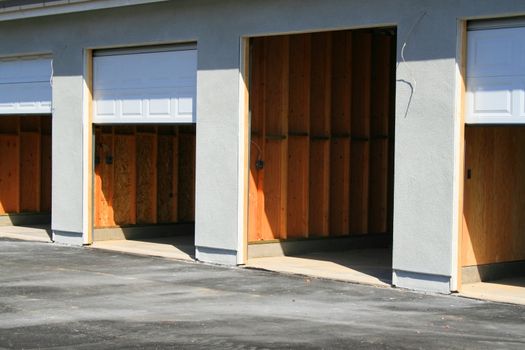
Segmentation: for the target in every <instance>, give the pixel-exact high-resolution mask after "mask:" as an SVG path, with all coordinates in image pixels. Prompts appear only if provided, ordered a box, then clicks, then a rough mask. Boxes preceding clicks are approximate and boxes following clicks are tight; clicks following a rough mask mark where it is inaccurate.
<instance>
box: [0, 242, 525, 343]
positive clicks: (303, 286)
mask: <svg viewBox="0 0 525 350" xmlns="http://www.w3.org/2000/svg"><path fill="white" fill-rule="evenodd" d="M0 349H239V350H240V349H525V306H519V305H509V304H501V303H493V302H484V301H477V300H472V299H466V298H460V297H457V296H444V295H433V294H421V293H415V292H410V291H406V290H401V289H395V288H389V287H388V288H382V287H373V286H364V285H357V284H352V283H345V282H337V281H330V280H322V279H314V278H305V277H300V276H291V275H283V274H278V273H272V272H265V271H259V270H251V269H244V268H228V267H219V266H213V265H206V264H202V263H198V262H183V261H176V260H170V259H165V258H153V257H143V256H136V255H131V254H123V253H117V252H109V251H101V250H96V249H91V248H75V247H65V246H60V245H56V244H50V243H42V242H27V241H16V240H9V239H0Z"/></svg>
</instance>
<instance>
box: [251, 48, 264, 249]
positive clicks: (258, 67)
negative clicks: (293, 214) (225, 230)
mask: <svg viewBox="0 0 525 350" xmlns="http://www.w3.org/2000/svg"><path fill="white" fill-rule="evenodd" d="M264 43H265V40H264V38H253V39H251V58H250V59H251V62H250V69H251V75H250V111H251V120H250V125H251V142H250V176H249V198H248V242H255V241H260V240H262V222H263V219H264V220H265V219H266V214H265V212H264V181H263V180H264V169H257V168H256V165H255V164H256V162H257V161H258V160H263V159H264V142H263V141H264V138H263V134H264V129H265V128H264V115H265V103H264V102H265V95H264V94H265V89H264V86H265V82H264V77H265V68H266V65H265V56H264V53H265V50H264Z"/></svg>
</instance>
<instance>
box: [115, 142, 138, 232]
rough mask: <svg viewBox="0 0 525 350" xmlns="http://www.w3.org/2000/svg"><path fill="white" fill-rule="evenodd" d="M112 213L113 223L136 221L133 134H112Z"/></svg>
mask: <svg viewBox="0 0 525 350" xmlns="http://www.w3.org/2000/svg"><path fill="white" fill-rule="evenodd" d="M113 162H114V164H113V165H112V167H113V168H114V173H113V176H114V177H113V186H112V187H113V214H114V220H115V224H116V225H119V226H125V225H133V224H135V223H136V222H137V216H136V213H137V200H136V198H137V197H136V196H137V164H136V138H135V135H133V134H131V135H124V134H115V135H114V154H113Z"/></svg>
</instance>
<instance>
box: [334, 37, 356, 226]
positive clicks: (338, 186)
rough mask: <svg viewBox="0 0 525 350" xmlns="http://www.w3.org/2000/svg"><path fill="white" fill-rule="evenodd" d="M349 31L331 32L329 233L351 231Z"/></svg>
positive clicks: (350, 41)
mask: <svg viewBox="0 0 525 350" xmlns="http://www.w3.org/2000/svg"><path fill="white" fill-rule="evenodd" d="M351 82H352V33H351V32H348V31H341V32H334V33H333V34H332V82H331V83H332V95H331V111H332V112H331V135H332V140H331V142H330V235H334V236H341V235H348V234H349V231H350V226H349V216H350V132H351V107H352V105H351V102H352V98H351V96H352V83H351Z"/></svg>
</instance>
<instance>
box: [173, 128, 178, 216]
mask: <svg viewBox="0 0 525 350" xmlns="http://www.w3.org/2000/svg"><path fill="white" fill-rule="evenodd" d="M171 142H172V148H171V149H172V156H171V158H172V159H173V170H172V182H171V192H172V193H173V197H172V200H171V203H172V207H171V221H172V222H178V221H179V159H180V154H179V136H178V133H177V134H175V135H173V136H172V141H171Z"/></svg>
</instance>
